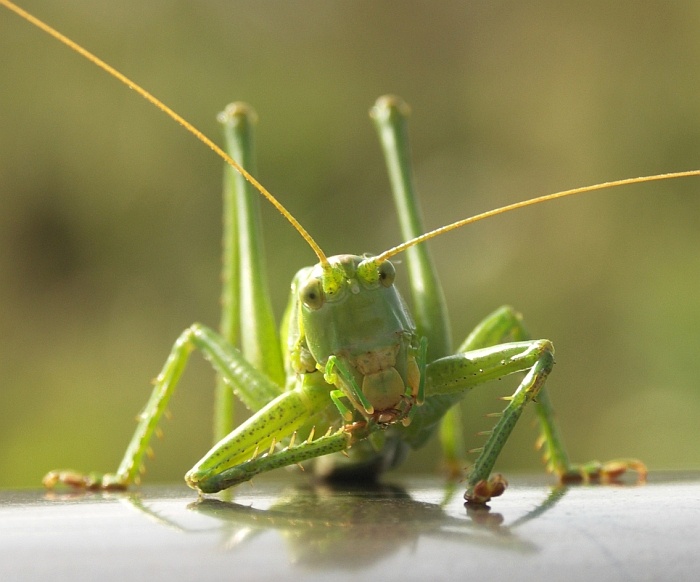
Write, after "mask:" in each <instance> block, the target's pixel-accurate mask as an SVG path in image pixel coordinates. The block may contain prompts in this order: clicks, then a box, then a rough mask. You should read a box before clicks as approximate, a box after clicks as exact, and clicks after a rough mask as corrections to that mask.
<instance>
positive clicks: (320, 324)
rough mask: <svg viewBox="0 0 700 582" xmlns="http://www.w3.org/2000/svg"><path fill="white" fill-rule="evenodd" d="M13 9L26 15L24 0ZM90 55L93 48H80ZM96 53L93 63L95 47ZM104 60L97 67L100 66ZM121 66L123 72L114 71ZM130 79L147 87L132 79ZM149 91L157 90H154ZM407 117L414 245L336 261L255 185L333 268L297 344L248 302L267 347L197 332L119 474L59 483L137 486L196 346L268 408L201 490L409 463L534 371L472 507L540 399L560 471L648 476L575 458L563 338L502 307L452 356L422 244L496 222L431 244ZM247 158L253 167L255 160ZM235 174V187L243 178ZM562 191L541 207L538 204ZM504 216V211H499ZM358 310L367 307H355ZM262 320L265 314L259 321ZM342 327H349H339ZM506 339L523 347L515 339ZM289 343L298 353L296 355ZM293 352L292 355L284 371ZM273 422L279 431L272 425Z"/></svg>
mask: <svg viewBox="0 0 700 582" xmlns="http://www.w3.org/2000/svg"><path fill="white" fill-rule="evenodd" d="M0 1H2V3H3V4H4V5H5V6H7V7H8V8H10V9H13V10H15V8H14V6H13V5H12V4H11V3H9V2H6V1H5V0H0ZM15 11H17V10H15ZM25 17H26V14H25ZM34 23H35V24H37V22H36V21H34ZM43 28H44V30H47V28H46V27H43ZM52 34H53V33H52ZM64 40H65V39H64ZM72 46H73V48H76V47H75V45H72ZM76 50H79V52H80V49H77V48H76ZM82 54H83V55H84V56H87V55H86V53H85V51H82ZM92 60H93V62H95V59H94V58H93V59H92ZM98 64H99V63H98ZM100 66H102V65H100ZM110 72H111V73H112V74H116V72H115V71H113V70H111V69H110ZM116 76H119V75H118V74H116ZM120 78H121V79H122V80H124V81H125V82H127V84H129V85H130V86H132V87H134V84H133V83H131V82H130V81H128V80H125V78H124V77H120ZM137 90H139V89H137ZM139 92H141V93H142V95H143V94H144V92H143V91H142V90H139ZM151 100H153V99H152V98H151ZM403 109H404V107H403V106H402V104H401V103H400V102H398V101H396V100H393V99H384V100H382V101H380V102H379V103H378V104H377V106H376V107H375V109H374V118H375V121H376V123H377V125H378V126H379V129H380V134H381V136H382V140H383V143H384V147H385V151H386V154H387V158H388V161H389V167H390V173H391V176H392V184H393V188H394V193H395V196H396V198H397V205H398V206H399V215H400V220H401V222H402V228H403V233H404V237H405V238H406V239H408V242H407V243H405V244H404V245H400V246H399V247H396V248H395V249H391V250H390V251H387V252H385V253H382V254H381V255H378V256H376V257H365V256H362V257H359V256H349V255H342V256H339V257H331V258H326V257H325V255H324V254H323V252H322V251H321V249H320V248H319V247H318V246H317V245H316V243H315V242H314V241H313V239H312V238H311V237H310V236H309V235H308V234H307V233H306V231H304V230H303V229H302V228H301V226H300V225H299V224H298V223H297V222H296V220H294V219H293V218H292V217H291V216H290V215H289V213H287V212H286V211H285V210H284V209H283V208H282V207H281V205H280V204H279V203H278V202H277V201H276V200H275V199H273V198H271V197H270V196H269V195H268V194H267V193H266V191H265V190H264V189H263V188H262V187H261V186H260V185H259V184H258V183H257V182H256V181H255V180H253V183H254V184H255V185H256V187H257V188H258V189H259V190H261V192H263V193H264V194H265V195H267V196H268V197H269V198H271V201H272V202H273V203H274V204H275V205H276V206H277V207H278V209H280V210H281V211H283V214H285V216H286V217H287V218H288V219H290V222H292V224H293V225H294V226H295V228H297V230H299V231H300V232H301V233H302V235H303V236H304V238H305V239H306V240H307V242H309V244H310V245H311V246H312V248H313V249H314V252H315V253H316V255H317V257H318V259H319V265H317V266H316V267H314V268H312V269H305V270H302V271H301V272H300V273H299V275H297V277H296V278H295V280H294V283H293V288H294V291H295V292H296V293H297V294H298V296H296V297H292V300H290V305H291V309H290V310H289V311H288V315H287V317H286V318H285V324H284V325H283V329H285V330H287V332H289V333H283V334H282V337H284V338H286V337H288V338H289V342H287V341H285V345H284V349H281V348H280V345H279V343H278V342H276V341H274V340H270V339H269V338H270V337H274V335H275V333H274V332H273V331H270V328H271V317H270V316H269V310H268V308H267V307H266V306H264V305H263V307H262V308H261V312H262V313H263V314H264V315H258V310H257V308H256V309H246V308H243V311H244V312H245V313H246V317H247V318H248V319H247V321H246V322H245V325H246V332H247V333H246V337H249V336H253V335H254V334H252V333H248V331H249V330H254V331H255V332H256V334H259V335H260V339H259V340H253V342H252V343H253V345H252V346H251V347H246V346H244V347H243V348H242V350H241V351H239V350H237V349H235V348H232V347H231V346H230V345H228V343H227V342H226V341H225V340H223V339H222V338H221V337H220V336H218V335H217V334H214V333H213V332H211V330H208V329H206V328H203V327H201V326H193V327H191V328H189V329H188V330H187V331H186V332H184V333H183V335H182V336H181V338H180V339H179V340H178V342H177V343H176V345H175V347H174V349H173V353H172V355H171V357H170V358H169V359H168V362H167V363H166V367H165V369H164V371H163V373H162V374H161V375H160V376H159V383H158V385H157V386H156V388H155V390H154V393H153V397H152V399H151V401H150V402H149V405H148V406H147V408H146V410H145V411H144V413H143V415H142V420H141V422H140V424H139V427H138V429H137V433H136V435H135V436H134V439H133V440H132V442H131V444H130V446H129V448H128V450H127V454H126V455H125V458H124V461H123V462H122V465H121V466H120V468H119V469H118V470H117V473H116V474H114V475H105V476H102V477H93V476H82V475H77V474H75V473H72V472H55V473H51V474H50V475H49V476H47V483H48V484H49V485H52V484H54V483H56V482H58V481H63V482H65V483H69V484H74V485H79V486H86V487H95V488H99V487H107V488H109V487H124V486H126V485H127V484H129V483H130V482H133V481H134V480H135V479H136V478H137V476H138V470H139V468H140V465H141V462H142V459H143V455H144V454H145V453H146V450H147V448H148V440H149V439H150V437H151V435H152V434H153V432H154V431H155V430H156V425H157V422H158V419H159V418H160V415H161V414H162V413H163V411H164V410H165V406H166V403H167V398H169V396H170V394H171V391H172V389H173V388H174V386H175V383H176V382H177V379H178V377H179V374H180V373H181V372H182V368H183V367H184V364H185V360H186V357H187V354H188V353H189V352H190V351H191V350H192V349H193V348H194V347H196V348H198V349H200V350H202V351H203V352H204V354H205V356H207V357H208V358H210V359H211V360H212V363H213V364H214V366H215V368H216V369H217V371H218V372H219V374H220V375H221V376H223V377H224V378H225V379H226V381H227V383H228V384H230V385H231V386H233V387H234V390H235V391H236V393H237V394H238V396H239V397H240V398H241V399H242V400H243V401H244V402H245V403H246V405H247V406H248V407H249V408H251V409H252V411H253V412H255V414H254V416H253V417H252V419H251V420H250V421H248V422H247V423H246V424H244V425H242V426H241V427H239V428H238V429H236V431H234V432H233V433H231V435H229V436H228V437H225V438H224V440H223V441H222V443H220V445H217V446H216V447H215V448H214V449H212V451H210V453H209V454H207V456H205V458H204V459H203V460H202V461H200V463H198V464H197V465H196V467H195V468H194V469H193V470H192V471H190V473H188V482H189V483H190V484H191V485H193V486H195V487H197V488H198V489H200V490H201V491H214V490H220V489H222V488H225V487H228V486H231V485H234V484H236V483H238V482H240V481H243V480H247V479H249V478H250V477H252V476H253V475H255V474H257V473H260V472H263V471H267V470H270V469H272V468H275V467H278V466H284V465H289V464H295V463H303V462H305V461H309V460H311V459H317V458H319V459H322V460H321V462H319V465H322V466H325V468H327V466H328V464H332V465H333V470H336V471H338V470H343V469H342V468H338V465H339V464H340V465H342V464H343V463H344V461H342V460H341V461H340V463H339V464H338V463H336V462H333V463H326V462H325V461H324V460H323V459H325V455H327V454H328V453H331V452H339V451H347V452H349V455H350V458H349V460H348V462H347V465H348V468H349V470H353V469H352V468H353V467H355V469H354V470H355V471H364V470H376V469H377V468H378V467H381V466H385V465H392V464H395V463H396V462H398V460H399V459H400V457H401V456H402V455H403V452H404V450H405V449H406V448H408V447H417V446H420V445H421V444H423V443H424V442H425V441H426V440H427V439H428V438H429V437H430V436H431V435H432V434H433V433H434V432H435V430H436V427H437V426H438V421H439V420H440V419H441V418H443V417H445V416H446V415H448V418H449V412H448V411H449V410H450V409H451V407H452V405H453V404H455V403H456V402H457V401H459V400H460V399H461V398H462V397H463V396H464V394H465V393H466V392H467V391H468V390H469V389H471V388H472V387H473V386H475V385H477V384H479V383H482V382H485V381H486V380H489V379H493V378H498V377H501V376H503V375H505V374H507V373H513V372H526V376H525V379H524V380H523V382H522V383H521V385H520V387H519V389H518V391H516V393H515V394H514V395H513V397H512V400H511V402H510V404H509V405H508V407H507V408H506V409H505V410H504V412H503V413H501V415H500V418H499V421H498V422H497V424H496V426H495V427H494V429H493V431H492V432H491V435H490V436H489V438H488V440H487V443H486V445H485V446H484V449H483V451H482V452H481V454H480V455H479V457H478V459H477V461H476V463H475V465H474V467H473V469H472V470H471V473H470V477H469V485H468V491H467V496H468V498H469V499H470V500H472V501H485V500H487V498H488V497H490V496H491V495H494V494H498V493H500V492H501V491H502V489H503V487H504V485H503V482H502V481H501V480H500V479H498V478H495V479H493V480H491V481H489V476H490V473H491V469H492V467H493V464H494V463H495V460H496V457H497V455H498V453H499V451H500V449H501V448H502V446H503V443H504V442H505V440H506V439H507V436H508V434H509V433H510V430H512V427H513V425H514V424H515V422H516V420H517V418H518V416H519V415H520V413H521V412H522V410H523V408H524V406H525V405H526V403H527V402H528V401H531V400H535V401H536V407H537V411H538V416H539V417H540V420H541V423H542V427H543V438H544V446H545V447H546V449H547V452H548V454H549V459H550V461H549V462H550V464H551V468H552V469H553V470H554V471H555V472H556V473H558V474H559V475H560V476H562V477H564V478H568V477H573V476H579V477H580V476H583V477H593V476H595V475H596V474H598V472H599V471H601V470H602V472H603V474H604V475H608V476H611V475H615V474H616V473H618V472H619V471H620V470H623V469H625V468H627V467H630V466H631V467H634V468H637V469H638V470H640V471H643V466H642V465H641V464H639V463H638V462H636V461H633V460H625V461H622V462H613V463H611V464H609V465H605V466H603V467H602V468H601V467H599V466H598V465H595V464H591V465H584V466H578V467H577V466H572V465H571V464H570V463H569V461H568V459H567V457H566V453H565V450H564V448H563V445H562V442H561V439H560V438H559V437H558V436H557V434H556V430H555V427H554V423H553V420H552V410H551V406H550V404H549V400H548V398H547V394H546V392H545V391H544V390H543V389H542V384H543V382H544V379H545V378H546V376H547V374H548V373H549V371H550V369H551V365H552V347H551V344H550V343H549V342H547V341H531V340H530V339H529V338H528V337H527V333H526V332H525V330H524V328H523V326H522V324H521V323H520V318H519V316H517V314H515V313H514V312H513V311H512V310H509V309H503V310H499V311H498V312H496V313H494V314H493V315H492V316H490V317H489V318H487V319H486V320H484V322H483V323H482V324H481V325H480V326H479V327H478V328H477V329H476V330H475V332H473V333H472V334H471V335H470V336H469V337H468V338H467V340H465V342H464V343H463V344H462V345H460V347H459V348H458V350H457V355H450V354H451V353H452V350H451V347H450V344H451V341H450V339H449V331H448V325H447V315H446V313H445V308H444V302H443V300H442V297H441V292H440V290H439V284H438V282H437V278H436V276H435V274H434V270H433V268H432V266H431V262H430V259H429V256H428V255H427V251H426V250H425V245H422V244H421V245H419V244H418V243H420V242H423V241H425V240H427V239H428V238H430V237H433V236H437V235H438V234H440V233H441V232H446V231H447V230H451V229H453V228H458V227H459V226H463V225H465V224H467V223H469V222H472V221H474V220H477V219H481V218H483V217H485V216H483V215H482V216H479V217H475V218H474V219H468V220H466V221H460V222H458V223H455V224H453V225H450V226H449V227H445V229H440V230H438V231H433V232H431V233H428V235H424V236H418V235H420V234H421V233H422V232H423V227H422V224H421V221H420V218H419V212H418V210H417V207H416V203H415V200H414V196H413V192H412V186H411V182H410V169H409V166H408V163H409V162H408V157H407V150H408V146H407V142H406V136H405V114H404V112H403ZM229 113H230V115H229V116H228V119H227V121H226V122H227V123H229V124H231V125H232V126H233V127H231V133H232V134H233V136H232V139H233V141H234V142H236V144H238V145H235V146H230V147H232V148H234V149H241V150H243V152H246V151H248V146H246V145H245V141H244V140H245V138H244V136H245V134H246V130H247V128H248V126H249V121H250V114H249V113H248V112H247V111H246V109H245V108H238V109H235V110H233V111H230V112H229ZM180 121H181V122H182V120H180ZM185 125H186V127H188V129H190V130H191V131H192V130H193V128H192V127H191V126H189V125H188V124H185ZM200 138H201V136H200ZM204 141H205V143H207V144H208V145H210V146H211V147H214V149H215V150H217V153H219V154H220V155H222V157H224V158H225V159H227V161H228V162H229V163H231V164H232V165H233V166H234V167H235V168H236V170H237V171H239V172H243V174H244V175H245V176H246V177H247V178H249V179H250V178H251V177H250V175H249V174H248V173H247V172H245V171H244V170H243V169H242V167H241V166H239V165H238V164H236V163H235V162H233V160H231V159H229V158H228V156H227V155H226V154H224V153H223V152H221V151H220V150H218V148H216V147H215V146H213V144H212V143H211V142H210V141H209V140H206V138H205V139H204ZM241 141H242V142H243V143H242V144H241ZM242 164H243V166H244V167H248V168H249V167H250V166H249V164H248V162H247V161H246V160H245V156H243V161H242ZM697 174H698V172H687V173H682V174H672V175H663V176H655V177H649V178H641V179H634V180H627V181H621V182H618V183H612V184H604V185H599V186H594V187H591V188H585V189H581V190H576V191H569V192H563V193H560V194H557V195H554V196H553V197H561V196H567V195H571V194H574V193H578V192H585V191H590V190H592V189H599V188H602V187H609V186H612V185H621V184H623V183H633V182H638V181H648V180H651V179H664V178H672V177H679V176H681V175H697ZM228 179H229V180H232V178H231V177H230V176H229V178H228ZM553 197H544V198H540V199H535V200H532V201H529V202H527V203H526V204H534V203H537V202H541V201H544V200H545V199H550V198H553ZM515 206H517V205H514V206H513V207H515ZM513 207H508V208H507V209H508V210H509V209H511V208H513ZM504 211H505V209H499V210H496V211H493V212H492V213H487V215H493V214H497V213H500V212H504ZM241 220H242V221H243V222H244V223H245V224H248V223H250V222H254V221H253V220H252V219H250V218H248V217H245V216H244V217H243V218H242V219H241ZM252 236H253V238H255V235H252ZM404 250H405V251H406V252H407V264H408V266H409V271H410V272H411V279H412V286H413V295H414V297H413V302H414V307H415V326H414V325H413V323H412V318H411V317H410V316H409V315H408V313H407V311H406V308H405V307H404V305H403V303H402V301H401V299H400V297H399V296H398V293H397V292H396V290H395V288H394V287H393V285H392V277H393V273H392V266H391V264H390V262H389V258H391V257H392V256H394V255H395V254H397V253H399V252H402V251H404ZM251 254H254V253H251ZM250 258H251V256H250V255H249V254H244V255H242V256H241V261H243V260H248V259H250ZM253 263H254V264H256V266H255V267H254V268H253V267H251V268H253V269H254V270H253V272H255V273H257V272H258V269H259V268H260V267H259V265H257V260H253ZM251 279H253V277H251ZM263 287H264V284H262V283H256V284H255V286H254V287H253V289H251V290H247V291H245V292H242V295H241V301H242V302H246V301H249V302H253V300H254V299H257V298H260V297H263V296H264V291H263V290H262V289H263ZM370 297H372V298H373V299H369V298H370ZM375 299H377V300H378V301H375ZM348 305H353V306H354V308H353V310H352V311H350V310H349V309H348ZM253 313H254V314H255V315H251V314H253ZM329 313H331V315H329ZM363 315H367V316H368V317H369V320H370V321H369V322H363V321H362V316H363ZM370 322H376V323H377V329H376V330H374V331H373V330H372V329H370V327H371V326H370V325H369V323H370ZM243 325H244V324H241V326H243ZM335 326H337V328H336V327H335ZM334 329H337V333H334V332H333V330H334ZM387 338H391V339H387ZM506 339H509V340H516V341H515V343H507V344H501V342H502V341H505V340H506ZM289 344H291V350H290V351H287V348H288V345H289ZM256 350H257V351H259V352H260V353H261V359H262V360H264V362H265V363H259V362H258V361H256V358H254V357H253V356H251V355H250V354H251V352H253V351H256ZM282 352H285V353H284V354H283V353H282ZM465 352H469V353H465ZM283 356H284V358H286V359H285V361H284V363H282V360H283ZM270 361H276V362H277V363H271V362H270ZM284 372H286V379H285V377H283V373H284ZM227 390H230V388H227ZM272 418H274V419H275V422H276V423H277V424H275V425H273V424H272V420H271V419H272ZM234 450H235V451H236V452H233V451H234ZM333 458H334V459H336V458H337V457H333ZM358 467H359V468H358ZM322 470H324V469H322Z"/></svg>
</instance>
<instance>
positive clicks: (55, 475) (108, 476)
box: [41, 471, 126, 491]
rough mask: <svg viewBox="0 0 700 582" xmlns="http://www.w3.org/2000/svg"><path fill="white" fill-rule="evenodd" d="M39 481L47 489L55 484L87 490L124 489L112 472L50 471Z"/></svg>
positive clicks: (123, 485)
mask: <svg viewBox="0 0 700 582" xmlns="http://www.w3.org/2000/svg"><path fill="white" fill-rule="evenodd" d="M41 482H42V483H43V485H44V487H46V488H47V489H54V488H55V487H56V486H57V485H65V486H67V487H72V488H73V489H85V490H87V491H123V490H124V489H126V483H124V482H123V481H121V480H120V479H119V478H118V477H117V476H116V475H114V474H112V473H105V474H101V473H89V474H87V475H85V474H84V473H78V472H77V471H51V472H49V473H47V474H46V475H45V476H44V478H43V479H42V480H41Z"/></svg>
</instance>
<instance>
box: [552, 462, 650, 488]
mask: <svg viewBox="0 0 700 582" xmlns="http://www.w3.org/2000/svg"><path fill="white" fill-rule="evenodd" d="M627 471H634V472H636V473H637V480H638V481H639V482H640V483H644V481H646V478H647V468H646V465H645V464H644V463H642V461H640V460H639V459H614V460H612V461H607V462H605V463H600V462H598V461H591V462H590V463H583V464H581V465H572V466H571V467H570V468H569V469H568V470H567V471H565V472H563V473H560V474H559V480H560V481H561V482H562V483H581V482H584V483H615V482H616V481H618V480H619V478H620V477H621V476H622V475H623V474H624V473H626V472H627Z"/></svg>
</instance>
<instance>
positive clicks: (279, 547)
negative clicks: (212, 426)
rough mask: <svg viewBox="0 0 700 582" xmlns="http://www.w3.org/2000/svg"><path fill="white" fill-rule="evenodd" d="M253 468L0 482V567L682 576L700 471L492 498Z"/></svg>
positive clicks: (250, 573)
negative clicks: (114, 484)
mask: <svg viewBox="0 0 700 582" xmlns="http://www.w3.org/2000/svg"><path fill="white" fill-rule="evenodd" d="M291 483H292V484H291V485H290V482H289V481H285V482H280V481H266V480H260V481H259V482H258V481H256V483H255V484H254V485H253V486H252V487H248V486H242V487H240V488H239V490H238V491H237V492H236V496H235V498H234V499H233V501H230V502H229V501H222V500H221V499H219V498H216V497H211V498H207V499H205V500H200V501H198V500H197V497H196V495H195V494H194V492H192V491H190V490H188V489H187V488H186V487H185V486H184V485H183V486H175V487H168V488H164V487H145V488H143V489H140V490H138V491H136V492H134V493H131V494H86V495H77V496H74V495H67V494H66V495H63V494H52V493H45V492H43V491H19V492H13V491H4V492H0V579H2V580H42V579H43V580H52V581H61V580H100V581H110V580H120V581H133V580H145V579H158V580H195V579H199V578H204V579H206V578H212V579H215V580H229V579H231V580H246V581H247V580H285V579H300V578H301V577H303V579H304V580H305V581H307V580H324V581H325V582H328V581H332V580H344V579H353V580H355V579H357V577H358V576H359V577H362V578H363V579H381V580H430V581H433V580H459V579H472V578H473V579H482V580H497V579H498V580H509V581H510V580H542V579H546V580H586V581H589V580H597V581H602V580H689V579H693V578H694V577H695V576H696V575H697V572H698V571H700V559H699V554H700V552H699V550H700V539H699V534H700V474H698V473H674V474H655V475H654V474H653V475H651V477H650V479H649V481H648V483H647V484H645V485H640V486H636V485H626V486H605V487H602V486H578V487H570V488H568V489H552V488H551V486H550V484H551V481H550V480H547V479H546V478H539V477H538V478H530V479H529V478H527V477H522V476H517V475H514V476H511V487H510V488H509V489H508V491H507V492H506V494H505V495H504V496H503V497H502V498H500V499H497V500H494V501H493V502H492V504H491V505H492V507H491V509H490V511H476V512H475V511H470V510H467V509H466V508H465V507H464V505H463V502H462V500H461V491H460V490H459V489H458V490H456V491H455V492H454V494H453V495H452V496H451V498H449V499H448V500H446V497H449V492H446V491H445V488H444V483H443V482H442V481H440V480H438V479H429V480H421V479H405V480H396V481H394V482H393V483H394V484H391V485H385V486H380V487H377V488H374V489H366V488H365V489H356V490H348V489H331V488H328V487H315V488H314V487H311V486H310V485H309V484H308V483H307V482H305V481H304V480H303V479H292V481H291Z"/></svg>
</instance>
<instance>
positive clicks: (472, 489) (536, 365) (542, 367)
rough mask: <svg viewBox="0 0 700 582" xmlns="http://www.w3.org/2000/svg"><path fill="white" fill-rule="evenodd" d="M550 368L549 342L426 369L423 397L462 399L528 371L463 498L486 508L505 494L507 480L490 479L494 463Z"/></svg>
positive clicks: (479, 353)
mask: <svg viewBox="0 0 700 582" xmlns="http://www.w3.org/2000/svg"><path fill="white" fill-rule="evenodd" d="M553 366H554V348H553V346H552V344H551V343H550V342H549V341H547V340H530V341H522V342H513V343H507V344H501V345H497V346H492V347H489V348H483V349H480V350H475V351H471V352H466V353H463V354H457V355H455V356H449V357H447V358H442V359H440V360H437V361H436V362H433V363H432V364H430V365H429V366H428V371H427V374H428V376H427V380H426V384H427V390H426V394H427V395H428V396H431V395H450V394H461V393H463V392H465V391H466V390H469V389H471V388H473V387H475V386H477V385H479V384H483V383H485V382H488V381H491V380H498V379H500V378H503V377H505V376H507V375H509V374H513V373H517V372H527V373H526V375H525V377H524V378H523V380H522V382H521V383H520V385H519V386H518V388H517V390H516V391H515V392H514V393H513V395H512V396H509V397H507V398H506V400H508V401H509V404H508V406H507V407H506V408H505V410H503V412H502V413H500V414H499V419H498V422H497V423H496V426H494V427H493V429H492V430H491V431H490V433H489V438H488V439H487V441H486V444H485V445H484V446H483V447H482V449H481V451H480V454H479V456H478V458H477V460H476V462H475V463H474V465H473V466H472V468H471V471H470V473H469V477H468V486H467V492H466V494H465V499H467V501H470V502H472V503H485V502H486V501H488V500H489V499H490V498H491V497H495V496H497V495H500V494H501V493H503V491H505V486H506V483H505V480H503V479H502V478H501V477H500V476H494V477H492V478H490V475H491V471H492V469H493V467H494V465H495V463H496V459H497V458H498V455H499V454H500V452H501V450H502V449H503V447H504V445H505V443H506V441H507V440H508V437H509V436H510V434H511V432H512V431H513V429H514V428H515V425H516V423H517V421H518V419H519V418H520V415H521V414H522V412H523V410H524V409H525V406H526V405H527V404H528V402H532V401H536V399H537V397H538V395H539V394H540V393H541V391H542V389H543V386H544V382H545V380H546V379H547V376H548V375H549V373H550V372H551V371H552V367H553Z"/></svg>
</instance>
